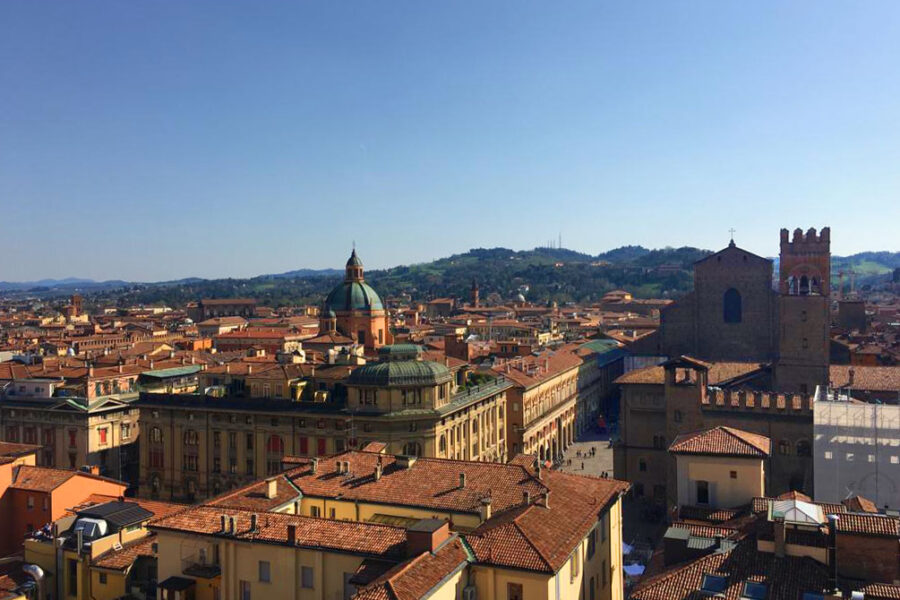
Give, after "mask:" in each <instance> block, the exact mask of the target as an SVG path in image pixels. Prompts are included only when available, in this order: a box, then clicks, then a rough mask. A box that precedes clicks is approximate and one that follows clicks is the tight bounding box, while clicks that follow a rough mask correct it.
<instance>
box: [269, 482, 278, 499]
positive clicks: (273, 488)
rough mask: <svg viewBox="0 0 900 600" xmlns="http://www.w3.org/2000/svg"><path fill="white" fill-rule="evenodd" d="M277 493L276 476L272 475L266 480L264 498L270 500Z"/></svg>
mask: <svg viewBox="0 0 900 600" xmlns="http://www.w3.org/2000/svg"><path fill="white" fill-rule="evenodd" d="M277 495H278V478H277V477H272V478H271V479H267V480H266V498H268V499H269V500H271V499H272V498H274V497H275V496H277Z"/></svg>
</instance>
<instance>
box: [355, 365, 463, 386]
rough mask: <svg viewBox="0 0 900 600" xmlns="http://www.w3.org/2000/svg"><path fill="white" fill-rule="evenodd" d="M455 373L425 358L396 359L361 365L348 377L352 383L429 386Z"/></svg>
mask: <svg viewBox="0 0 900 600" xmlns="http://www.w3.org/2000/svg"><path fill="white" fill-rule="evenodd" d="M452 379H453V373H451V372H450V369H448V368H447V367H445V366H444V365H442V364H440V363H436V362H431V361H425V360H395V361H388V362H380V363H375V364H372V365H365V366H363V367H359V368H358V369H356V370H355V371H353V372H352V373H350V377H349V378H348V379H347V383H349V384H350V385H374V386H379V387H390V386H407V385H411V386H429V385H438V384H441V383H447V382H448V381H450V380H452Z"/></svg>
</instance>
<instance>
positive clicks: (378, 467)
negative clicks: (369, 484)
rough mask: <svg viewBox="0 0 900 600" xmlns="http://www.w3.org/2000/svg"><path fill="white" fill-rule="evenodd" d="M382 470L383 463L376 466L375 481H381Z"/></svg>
mask: <svg viewBox="0 0 900 600" xmlns="http://www.w3.org/2000/svg"><path fill="white" fill-rule="evenodd" d="M382 468H383V467H382V466H381V463H378V464H377V465H375V481H378V480H379V479H381V473H382Z"/></svg>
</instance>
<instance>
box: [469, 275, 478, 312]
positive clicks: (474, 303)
mask: <svg viewBox="0 0 900 600" xmlns="http://www.w3.org/2000/svg"><path fill="white" fill-rule="evenodd" d="M469 301H470V304H471V305H472V306H473V307H474V308H478V282H477V281H475V280H474V279H473V280H472V290H471V296H470V298H469Z"/></svg>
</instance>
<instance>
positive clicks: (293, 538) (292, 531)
mask: <svg viewBox="0 0 900 600" xmlns="http://www.w3.org/2000/svg"><path fill="white" fill-rule="evenodd" d="M287 543H288V545H290V546H296V545H297V526H296V525H288V526H287Z"/></svg>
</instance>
